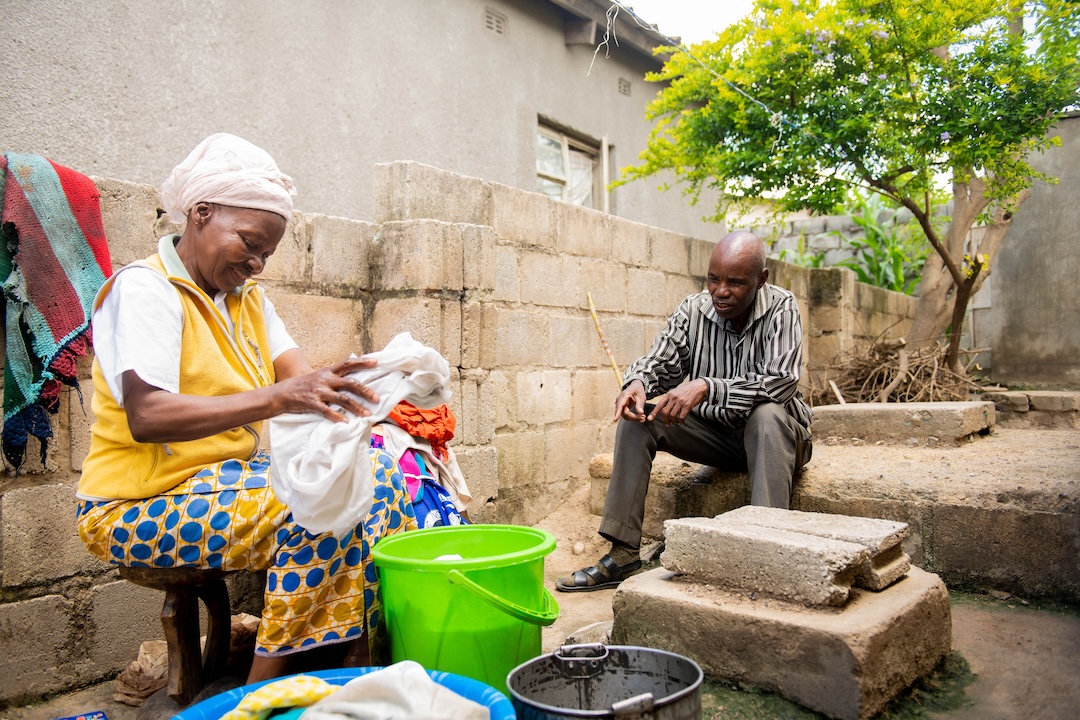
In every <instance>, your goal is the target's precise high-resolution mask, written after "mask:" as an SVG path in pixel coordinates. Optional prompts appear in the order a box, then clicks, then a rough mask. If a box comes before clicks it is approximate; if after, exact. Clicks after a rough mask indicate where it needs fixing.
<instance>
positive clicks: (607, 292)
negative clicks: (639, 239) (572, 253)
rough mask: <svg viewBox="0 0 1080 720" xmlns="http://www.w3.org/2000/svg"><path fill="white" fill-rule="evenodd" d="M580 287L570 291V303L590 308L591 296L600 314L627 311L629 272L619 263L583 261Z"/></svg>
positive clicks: (580, 272) (568, 295)
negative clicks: (590, 295)
mask: <svg viewBox="0 0 1080 720" xmlns="http://www.w3.org/2000/svg"><path fill="white" fill-rule="evenodd" d="M578 272H579V275H580V276H579V280H578V285H577V286H576V287H574V288H572V289H568V290H569V292H568V294H567V298H568V300H569V301H570V303H574V301H576V304H577V306H578V307H580V308H582V309H588V307H589V294H590V293H591V294H592V299H593V304H594V305H595V306H596V310H597V311H598V312H623V311H624V310H626V308H627V305H626V296H627V292H628V286H627V270H626V267H625V266H623V265H620V264H618V263H613V262H608V261H605V260H592V259H587V258H586V259H582V260H581V264H580V266H579V270H578Z"/></svg>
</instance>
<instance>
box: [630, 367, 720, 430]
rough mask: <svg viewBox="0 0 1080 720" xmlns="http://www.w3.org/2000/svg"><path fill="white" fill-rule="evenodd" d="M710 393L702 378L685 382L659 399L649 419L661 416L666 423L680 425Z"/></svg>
mask: <svg viewBox="0 0 1080 720" xmlns="http://www.w3.org/2000/svg"><path fill="white" fill-rule="evenodd" d="M629 389H630V388H627V390H629ZM643 394H644V393H643ZM708 394H709V385H708V384H707V383H706V382H705V381H704V380H703V379H702V378H698V379H697V380H693V381H691V382H688V383H683V384H682V385H679V386H678V387H676V388H674V389H672V390H669V391H668V392H667V394H666V395H664V396H662V397H660V398H658V399H657V401H656V407H655V408H654V409H653V411H652V412H651V413H649V418H648V419H649V420H654V419H656V418H659V419H660V420H661V421H663V423H664V424H665V425H680V424H682V423H683V422H685V421H686V416H687V415H689V414H690V411H691V410H693V409H694V408H695V407H697V406H698V405H700V404H701V403H702V401H704V400H705V398H706V397H707V396H708ZM620 397H622V396H621V395H620ZM642 422H644V419H643V420H642Z"/></svg>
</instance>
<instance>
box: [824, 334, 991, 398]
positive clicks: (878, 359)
mask: <svg viewBox="0 0 1080 720" xmlns="http://www.w3.org/2000/svg"><path fill="white" fill-rule="evenodd" d="M906 345H907V343H906V341H905V340H904V339H903V338H898V339H896V340H879V341H876V342H872V343H867V344H866V345H864V346H862V347H860V348H858V349H856V350H853V351H851V352H847V353H842V354H841V355H840V356H838V357H837V358H836V359H835V360H834V361H833V363H832V365H830V366H829V369H828V374H827V376H826V378H827V379H826V381H824V382H822V381H821V380H820V379H818V380H817V381H816V382H812V383H811V388H810V398H811V403H812V404H814V405H835V404H837V403H844V402H946V401H958V400H959V401H963V400H970V399H971V395H972V393H977V392H979V389H980V388H979V385H978V383H977V382H976V381H975V380H974V379H973V378H971V377H969V376H968V375H967V374H966V373H964V374H961V375H958V374H956V373H955V372H953V371H952V370H950V369H949V368H948V367H947V366H946V364H945V352H946V347H945V346H944V345H943V344H941V343H938V344H935V345H932V346H928V347H924V348H921V349H918V350H909V349H907V347H906Z"/></svg>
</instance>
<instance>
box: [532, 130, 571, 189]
mask: <svg viewBox="0 0 1080 720" xmlns="http://www.w3.org/2000/svg"><path fill="white" fill-rule="evenodd" d="M536 172H537V173H538V174H540V175H547V176H549V177H552V178H558V179H565V178H566V172H565V170H564V169H563V146H562V143H561V142H559V141H558V140H556V139H555V138H551V137H548V136H547V135H545V134H543V133H540V134H539V135H537V136H536Z"/></svg>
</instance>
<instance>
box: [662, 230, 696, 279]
mask: <svg viewBox="0 0 1080 720" xmlns="http://www.w3.org/2000/svg"><path fill="white" fill-rule="evenodd" d="M649 265H650V266H651V267H654V268H656V269H657V270H663V271H664V272H668V273H676V274H678V275H688V274H690V272H691V270H690V247H689V241H688V238H687V237H686V236H685V235H680V234H679V233H675V232H671V231H670V230H661V229H660V228H655V227H654V228H649ZM707 270H708V262H706V267H705V268H704V269H702V270H695V271H694V272H698V273H702V274H704V273H705V271H707Z"/></svg>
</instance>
